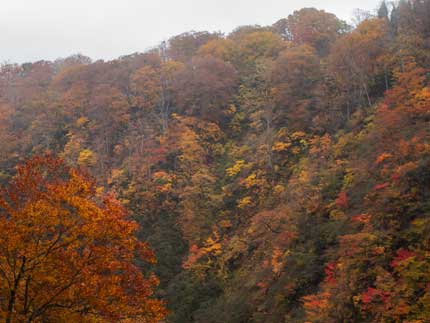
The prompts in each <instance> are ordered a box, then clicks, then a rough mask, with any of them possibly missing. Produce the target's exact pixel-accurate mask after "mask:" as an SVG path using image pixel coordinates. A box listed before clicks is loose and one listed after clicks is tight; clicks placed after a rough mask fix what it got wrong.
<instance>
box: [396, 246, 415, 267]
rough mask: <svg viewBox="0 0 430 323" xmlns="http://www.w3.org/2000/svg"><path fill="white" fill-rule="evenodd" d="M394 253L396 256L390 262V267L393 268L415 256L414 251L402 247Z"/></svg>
mask: <svg viewBox="0 0 430 323" xmlns="http://www.w3.org/2000/svg"><path fill="white" fill-rule="evenodd" d="M396 254H397V256H396V257H395V258H394V259H393V261H392V262H391V267H393V268H396V267H397V266H398V265H399V264H401V263H402V262H403V261H405V260H408V259H410V258H412V257H415V256H416V255H417V254H416V253H415V252H413V251H409V250H406V249H403V248H401V249H399V250H397V252H396Z"/></svg>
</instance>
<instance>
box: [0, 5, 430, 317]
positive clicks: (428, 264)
mask: <svg viewBox="0 0 430 323" xmlns="http://www.w3.org/2000/svg"><path fill="white" fill-rule="evenodd" d="M429 81H430V1H429V0H409V1H400V3H399V4H397V5H388V4H387V5H385V3H383V4H382V5H381V7H380V8H379V10H378V14H377V15H376V16H369V17H366V19H364V20H363V21H361V22H360V23H359V24H358V25H357V26H356V27H351V26H348V25H347V24H346V23H345V22H343V21H341V20H339V19H338V18H337V17H336V16H335V15H333V14H330V13H327V12H325V11H321V10H317V9H313V8H305V9H302V10H300V11H296V12H294V13H292V14H291V15H289V16H287V17H286V18H285V19H282V20H280V21H278V22H276V23H274V24H273V25H271V26H264V27H262V26H253V25H252V26H242V27H239V28H237V29H236V30H235V31H233V32H232V33H230V34H229V35H222V34H218V33H209V32H188V33H184V34H181V35H178V36H176V37H173V38H172V39H170V40H169V41H168V42H166V43H162V44H161V45H160V46H159V47H158V48H155V49H153V50H150V51H148V52H145V53H137V54H133V55H130V56H125V57H121V58H119V59H117V60H114V61H108V62H104V61H96V62H92V61H91V60H90V59H89V58H87V57H85V56H82V55H75V56H72V57H69V58H66V59H59V60H57V61H54V62H48V61H41V62H35V63H28V64H22V65H15V64H4V65H3V66H2V67H1V69H0V142H1V144H0V183H1V184H2V185H6V183H8V182H10V180H11V178H12V177H13V176H14V175H15V166H16V165H18V164H20V163H22V162H23V161H24V160H26V159H27V158H29V157H31V156H37V155H44V154H46V153H49V154H52V155H56V156H58V157H60V158H61V159H64V161H65V162H66V163H67V164H68V165H70V166H73V167H76V168H81V169H84V170H85V171H87V172H89V173H90V174H91V175H92V176H93V177H94V178H95V179H96V190H97V192H98V193H100V194H102V193H103V192H105V193H108V192H113V193H114V194H115V196H116V197H117V199H118V200H119V201H120V202H121V204H122V205H123V206H124V207H125V208H126V209H127V211H128V213H129V215H130V217H131V218H132V219H134V220H136V221H137V222H138V223H139V224H140V229H139V231H138V238H139V239H140V240H141V241H146V242H148V243H149V245H150V246H151V248H152V249H153V250H154V253H155V255H156V258H157V259H158V261H157V263H156V264H151V266H150V267H148V266H143V267H142V270H143V271H145V272H149V271H154V272H155V273H156V275H157V276H158V278H159V280H160V285H159V286H158V288H157V292H156V296H157V298H159V299H161V300H163V301H165V302H166V304H167V307H168V309H169V311H170V313H169V315H168V318H167V322H171V323H193V322H194V323H245V322H264V323H279V322H288V323H299V322H300V323H304V322H312V323H331V322H332V323H337V322H345V323H346V322H348V323H350V322H410V323H412V322H414V323H418V322H422V323H424V322H428V320H429V318H430V284H429V282H430V257H429V255H430V199H429V198H430V167H429V166H430V124H429V122H430V87H429ZM1 212H2V209H1V204H0V213H1ZM0 291H1V290H0ZM0 303H1V301H0ZM47 322H50V321H47ZM112 322H115V321H114V320H113V321H112ZM154 322H155V321H154Z"/></svg>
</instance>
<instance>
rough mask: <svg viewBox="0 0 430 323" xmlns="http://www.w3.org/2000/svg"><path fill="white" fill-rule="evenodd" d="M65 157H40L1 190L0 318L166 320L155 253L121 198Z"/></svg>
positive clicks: (24, 167) (27, 319) (28, 320)
mask: <svg viewBox="0 0 430 323" xmlns="http://www.w3.org/2000/svg"><path fill="white" fill-rule="evenodd" d="M94 195H95V186H94V183H93V181H91V180H90V179H88V178H87V177H86V176H85V175H83V174H82V173H80V172H79V171H77V170H76V169H72V168H68V167H67V166H66V165H65V164H64V163H63V162H62V161H61V160H58V159H55V158H52V157H49V156H46V157H34V158H33V159H31V160H29V161H27V162H26V163H24V164H23V165H21V166H19V167H18V168H17V174H16V176H15V177H14V179H13V180H12V181H11V183H10V185H9V187H8V188H5V189H3V190H2V191H1V195H0V232H2V235H1V236H0V246H1V247H0V276H1V283H0V296H1V298H2V299H3V300H4V301H2V302H0V317H2V318H3V319H5V321H6V322H23V321H26V322H33V321H51V322H54V321H55V322H60V321H61V322H63V320H65V321H68V322H88V321H90V320H91V321H92V322H95V321H97V322H99V321H103V322H119V321H121V320H123V319H130V318H133V319H134V320H141V321H144V322H158V321H159V320H160V319H162V318H163V317H164V315H165V313H166V311H165V309H164V307H163V304H162V303H161V302H160V301H158V300H156V299H153V298H152V297H151V295H152V294H153V289H154V288H155V287H156V285H157V283H158V282H157V279H156V278H155V277H154V276H151V277H149V278H146V277H145V276H144V275H143V274H142V273H141V271H140V269H139V268H138V267H137V266H136V265H134V260H135V257H138V258H139V259H140V260H141V261H144V262H147V263H154V262H155V258H154V255H153V253H152V251H151V250H150V249H149V247H148V246H147V244H145V243H142V242H139V241H138V240H137V238H136V237H135V233H136V230H137V224H136V223H134V222H132V221H130V220H128V219H127V213H126V212H125V210H124V209H123V208H122V206H121V205H120V204H119V202H118V201H117V200H115V198H113V197H112V196H105V197H104V198H103V201H100V202H99V201H97V200H96V198H95V197H94Z"/></svg>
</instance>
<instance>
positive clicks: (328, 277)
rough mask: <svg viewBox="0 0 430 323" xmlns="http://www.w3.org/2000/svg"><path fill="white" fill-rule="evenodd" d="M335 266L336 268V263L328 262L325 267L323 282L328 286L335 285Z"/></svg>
mask: <svg viewBox="0 0 430 323" xmlns="http://www.w3.org/2000/svg"><path fill="white" fill-rule="evenodd" d="M336 266H337V265H336V263H333V262H330V263H328V264H327V266H326V267H325V269H324V273H325V281H326V282H327V283H328V284H330V285H334V284H336V278H335V274H336Z"/></svg>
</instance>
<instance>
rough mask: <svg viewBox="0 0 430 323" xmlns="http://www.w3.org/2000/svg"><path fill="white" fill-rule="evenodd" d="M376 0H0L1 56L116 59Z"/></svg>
mask: <svg viewBox="0 0 430 323" xmlns="http://www.w3.org/2000/svg"><path fill="white" fill-rule="evenodd" d="M379 2H380V1H379V0H151V1H148V0H0V44H1V46H0V61H5V60H6V61H10V62H18V63H22V62H27V61H35V60H40V59H47V60H54V59H56V58H58V57H66V56H69V55H71V54H74V53H82V54H84V55H87V56H90V57H91V58H93V59H99V58H102V59H113V58H117V57H118V56H121V55H126V54H131V53H134V52H142V51H145V50H147V49H148V48H151V47H153V46H155V45H157V44H158V43H159V42H160V41H162V40H166V39H168V38H169V37H171V36H174V35H177V34H180V33H182V32H185V31H190V30H197V31H200V30H208V31H222V32H225V33H228V32H230V31H231V30H233V29H234V28H235V27H237V26H240V25H247V24H248V25H249V24H259V25H269V24H272V23H274V22H276V21H277V20H278V19H280V18H283V17H286V16H288V15H289V14H290V13H292V12H293V11H294V10H296V9H300V8H303V7H317V8H319V9H324V10H326V11H329V12H333V13H335V14H336V15H337V16H338V17H340V18H342V19H345V20H348V21H349V20H350V18H351V16H352V12H353V9H354V8H360V9H365V10H373V9H375V8H376V7H377V6H378V3H379Z"/></svg>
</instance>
